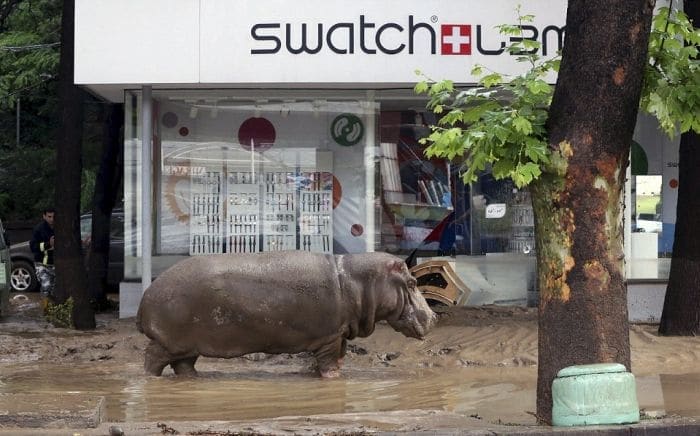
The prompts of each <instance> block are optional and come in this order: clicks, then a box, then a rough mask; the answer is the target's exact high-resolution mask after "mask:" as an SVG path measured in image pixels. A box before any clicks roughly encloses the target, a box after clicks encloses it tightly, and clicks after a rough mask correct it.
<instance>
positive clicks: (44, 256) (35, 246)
mask: <svg viewBox="0 0 700 436" xmlns="http://www.w3.org/2000/svg"><path fill="white" fill-rule="evenodd" d="M53 235H54V234H53V229H52V228H51V226H49V223H47V222H46V221H44V220H42V221H41V223H39V224H38V225H37V226H36V227H34V231H33V233H32V240H31V241H29V247H30V248H31V249H32V253H34V261H35V262H38V263H43V264H44V265H53V252H54V249H53V248H52V247H51V245H50V243H49V240H50V239H51V237H52V236H53Z"/></svg>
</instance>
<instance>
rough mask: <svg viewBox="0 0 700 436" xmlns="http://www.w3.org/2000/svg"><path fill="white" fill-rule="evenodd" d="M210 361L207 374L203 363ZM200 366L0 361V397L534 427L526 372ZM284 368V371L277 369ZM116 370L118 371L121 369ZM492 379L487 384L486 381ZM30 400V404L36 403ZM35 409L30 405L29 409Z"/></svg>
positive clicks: (531, 375) (118, 415)
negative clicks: (409, 413)
mask: <svg viewBox="0 0 700 436" xmlns="http://www.w3.org/2000/svg"><path fill="white" fill-rule="evenodd" d="M213 366H218V367H219V369H217V370H214V369H213V368H212V367H213ZM225 366H226V365H225V363H221V364H218V363H217V364H212V365H206V364H205V365H202V370H201V372H200V377H198V378H176V377H174V376H172V375H169V376H165V377H160V378H158V377H150V376H144V375H142V374H141V371H142V369H141V365H140V363H135V364H130V365H128V366H126V367H125V366H124V365H112V364H110V363H102V362H100V363H95V364H81V365H52V364H49V363H41V364H31V365H23V366H22V367H18V366H16V365H9V366H8V365H2V366H0V371H2V373H3V374H6V373H10V374H11V375H9V376H4V375H3V376H1V377H0V393H34V394H40V396H45V397H46V398H51V397H52V396H54V395H55V394H57V393H64V392H65V393H76V394H85V395H101V396H104V397H105V398H106V415H107V417H106V418H107V420H109V421H160V420H238V419H262V418H271V417H277V416H292V415H312V414H333V413H360V412H374V411H393V410H408V409H425V410H446V411H451V412H457V413H461V414H465V415H475V416H476V415H478V416H479V417H481V418H483V419H485V420H489V421H491V420H493V421H494V422H497V421H498V419H501V420H502V421H507V422H511V423H519V424H526V423H527V424H534V423H535V421H534V417H533V416H532V415H529V414H528V413H527V411H533V410H534V386H535V377H536V371H535V369H534V368H519V369H514V368H508V369H489V368H463V369H460V370H458V371H452V372H450V373H449V374H445V373H442V372H440V371H436V370H421V371H416V372H399V373H396V372H394V371H391V370H387V369H386V368H383V369H374V370H362V371H357V370H346V371H344V373H343V376H342V377H341V378H339V379H333V380H323V379H320V378H319V377H317V376H316V375H315V374H314V373H312V372H309V371H308V370H306V369H305V368H299V370H300V371H299V372H296V371H293V372H290V373H283V374H280V373H271V372H263V371H248V370H246V371H243V372H236V373H232V372H223V371H225V370H226V368H225ZM287 369H289V368H287ZM125 370H126V371H125ZM496 380H497V382H494V381H496ZM38 406H39V405H38ZM39 407H40V406H39Z"/></svg>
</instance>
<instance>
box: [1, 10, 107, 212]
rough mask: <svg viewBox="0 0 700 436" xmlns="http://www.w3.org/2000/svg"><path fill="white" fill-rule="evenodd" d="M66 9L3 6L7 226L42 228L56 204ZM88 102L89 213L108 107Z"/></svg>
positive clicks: (84, 195)
mask: <svg viewBox="0 0 700 436" xmlns="http://www.w3.org/2000/svg"><path fill="white" fill-rule="evenodd" d="M61 8H62V3H61V2H60V1H58V0H0V30H2V32H0V215H1V216H2V218H3V219H5V220H11V219H32V220H36V219H38V217H40V215H41V209H42V208H43V207H45V206H47V205H49V204H53V203H54V188H55V186H56V183H55V173H56V168H55V167H56V165H55V161H56V144H57V136H56V133H55V132H56V129H57V127H58V123H59V121H60V118H59V116H58V88H57V84H58V81H57V77H58V65H59V56H60V55H59V50H60V31H61V10H62V9H61ZM87 102H88V104H89V105H88V106H87V108H86V114H85V117H86V126H85V127H86V131H85V133H86V135H85V141H84V172H83V182H82V186H83V189H82V195H81V197H82V200H81V204H82V206H83V210H86V209H87V208H89V206H90V202H91V201H90V200H91V198H92V192H93V189H94V179H95V173H96V169H97V165H98V163H99V160H100V150H101V147H100V145H101V122H102V118H103V115H102V109H103V104H102V103H100V102H98V101H97V100H95V99H94V98H92V97H88V101H87ZM18 103H19V106H20V110H19V116H18V114H17V105H18ZM18 118H19V124H20V125H19V136H20V138H19V144H17V138H16V135H17V128H16V127H17V120H18Z"/></svg>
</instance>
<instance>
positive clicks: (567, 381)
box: [552, 363, 639, 426]
mask: <svg viewBox="0 0 700 436" xmlns="http://www.w3.org/2000/svg"><path fill="white" fill-rule="evenodd" d="M635 422H639V403H638V402H637V388H636V386H635V382H634V375H633V374H631V373H629V372H627V370H626V368H625V366H624V365H621V364H619V363H596V364H592V365H577V366H569V367H566V368H564V369H562V370H561V371H559V373H557V378H555V379H554V382H553V383H552V424H553V425H556V426H574V425H602V424H631V423H635Z"/></svg>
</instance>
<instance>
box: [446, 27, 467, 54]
mask: <svg viewBox="0 0 700 436" xmlns="http://www.w3.org/2000/svg"><path fill="white" fill-rule="evenodd" d="M440 32H441V37H440V45H441V47H442V54H444V55H470V54H472V26H471V25H470V24H441V25H440Z"/></svg>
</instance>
